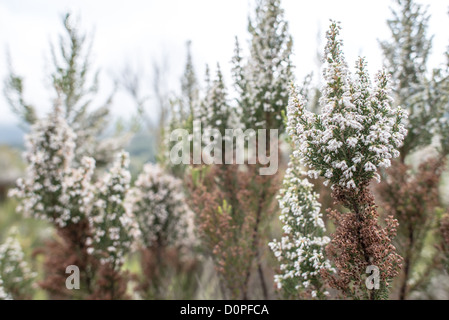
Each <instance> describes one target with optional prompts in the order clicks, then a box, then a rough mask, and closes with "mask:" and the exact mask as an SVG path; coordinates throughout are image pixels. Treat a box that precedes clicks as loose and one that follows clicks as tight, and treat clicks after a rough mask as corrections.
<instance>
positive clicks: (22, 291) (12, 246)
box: [0, 237, 37, 300]
mask: <svg viewBox="0 0 449 320" xmlns="http://www.w3.org/2000/svg"><path fill="white" fill-rule="evenodd" d="M36 276H37V275H36V273H34V272H32V271H31V270H30V268H29V266H28V264H27V262H26V261H25V259H24V253H23V251H22V247H21V246H20V244H19V242H18V241H17V240H16V239H15V238H13V237H8V238H7V239H6V241H5V243H3V244H2V245H0V279H1V280H3V284H2V283H0V300H1V299H2V292H1V289H2V287H3V292H4V293H5V292H6V293H7V294H8V296H9V297H11V298H13V299H18V300H19V299H29V298H31V295H32V292H33V289H32V285H33V282H34V280H35V278H36ZM3 299H4V298H3Z"/></svg>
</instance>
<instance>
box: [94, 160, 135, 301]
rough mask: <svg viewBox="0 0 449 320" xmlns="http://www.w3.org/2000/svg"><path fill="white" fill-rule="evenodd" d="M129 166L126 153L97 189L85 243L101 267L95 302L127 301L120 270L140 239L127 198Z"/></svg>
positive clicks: (129, 176) (124, 283)
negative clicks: (108, 300)
mask: <svg viewBox="0 0 449 320" xmlns="http://www.w3.org/2000/svg"><path fill="white" fill-rule="evenodd" d="M128 166H129V156H128V153H126V152H121V153H120V154H118V156H117V158H116V160H115V162H114V163H113V165H112V167H111V168H110V170H109V171H108V172H107V173H106V174H105V175H104V176H103V178H102V179H101V180H100V181H99V182H98V184H97V185H96V189H97V190H98V191H97V193H96V195H95V200H94V204H93V208H92V211H91V212H90V215H89V223H90V227H91V230H92V237H91V238H87V239H86V245H87V246H89V248H88V249H87V251H88V253H89V254H93V255H94V256H95V257H97V258H98V259H99V261H100V264H101V267H100V275H99V279H97V287H96V289H95V291H94V295H93V298H96V299H121V298H125V297H126V283H127V282H126V281H125V279H124V278H123V276H122V275H121V274H120V269H121V267H122V266H123V263H124V261H125V255H126V254H128V253H129V252H131V250H132V249H133V248H134V246H135V243H136V241H137V239H138V237H139V235H140V233H139V229H138V227H137V224H136V221H135V217H134V215H133V213H132V212H131V209H132V206H131V205H130V202H129V200H128V198H127V195H128V192H129V188H130V180H131V174H130V172H129V171H128Z"/></svg>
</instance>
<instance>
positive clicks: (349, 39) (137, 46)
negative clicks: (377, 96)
mask: <svg viewBox="0 0 449 320" xmlns="http://www.w3.org/2000/svg"><path fill="white" fill-rule="evenodd" d="M419 3H423V4H426V5H429V13H430V14H431V20H430V29H429V33H430V34H434V35H435V38H434V46H433V50H432V56H431V59H430V63H429V66H430V67H437V66H439V65H440V64H442V63H444V56H443V54H444V52H446V49H447V47H448V46H449V16H448V14H447V12H448V7H449V1H443V0H421V1H419ZM391 4H392V1H390V0H376V1H368V0H338V1H337V0H333V1H332V0H314V1H306V0H283V2H282V6H283V8H284V9H285V12H286V18H287V20H288V21H289V25H290V33H291V34H292V36H293V40H294V56H293V57H292V58H293V62H294V64H295V66H296V77H297V79H298V80H301V79H302V78H303V77H304V76H305V75H306V74H307V73H309V72H311V71H314V73H315V74H317V72H318V71H317V67H316V54H317V36H318V34H319V32H320V34H321V37H320V38H321V44H322V45H323V44H324V42H325V40H324V35H325V31H326V30H327V27H328V25H329V19H334V20H338V21H341V22H342V28H343V30H342V37H343V39H344V51H345V54H346V58H347V61H348V63H349V64H350V66H353V65H354V62H355V60H356V58H357V56H358V55H364V56H366V57H367V60H368V65H369V70H370V72H371V73H374V72H375V71H376V70H378V69H379V68H381V66H382V57H381V54H380V49H379V45H378V40H379V39H381V40H383V39H389V38H390V32H389V29H388V28H387V25H386V19H387V18H389V17H391V14H390V10H389V7H390V5H391ZM254 5H255V1H254V0H163V1H162V0H149V1H143V0H141V1H138V0H127V1H111V0H109V1H107V0H94V1H93V0H78V1H74V0H39V1H36V0H0V30H1V31H0V81H1V82H0V84H1V87H2V89H3V80H4V78H5V77H6V74H7V73H6V70H7V69H6V54H5V52H6V47H8V48H9V51H10V53H11V56H12V62H13V66H14V69H15V70H16V72H17V73H19V74H20V75H22V76H24V77H25V93H26V98H27V100H28V101H29V102H31V103H32V104H34V105H36V106H37V107H38V108H39V112H40V114H41V115H43V114H45V112H46V111H47V110H48V109H49V108H50V106H51V97H52V95H51V94H52V92H51V90H50V89H48V88H49V86H48V83H49V82H48V72H46V69H47V70H48V69H49V68H48V66H49V60H50V59H49V58H50V50H49V42H50V41H56V40H57V37H58V35H59V34H60V33H61V32H62V24H61V17H62V16H63V14H64V13H65V12H67V11H68V10H69V11H71V12H72V13H74V14H77V15H79V16H80V17H81V22H82V28H83V30H87V31H89V30H94V31H95V38H94V47H93V58H94V65H95V67H98V68H100V69H101V72H102V73H101V75H102V77H101V82H100V88H101V97H104V96H105V95H106V94H107V93H108V92H109V91H110V90H111V88H112V79H113V75H117V74H119V73H120V71H121V70H122V69H123V68H124V66H125V65H126V64H130V65H132V66H134V67H138V68H139V69H140V70H141V72H143V73H145V74H146V75H147V77H146V79H147V82H148V83H147V85H148V90H147V92H148V93H150V92H151V87H150V86H151V66H152V63H153V61H159V62H163V61H165V62H166V63H167V65H168V66H169V71H168V72H169V76H168V78H169V80H170V81H169V86H170V88H171V89H173V90H178V88H179V86H180V84H179V78H180V76H181V75H182V72H183V67H184V64H185V55H186V50H185V43H186V41H187V40H191V41H192V55H193V59H194V63H195V67H196V70H197V74H198V76H199V77H200V79H202V78H203V74H204V66H205V64H206V63H207V64H209V65H211V66H213V68H212V69H214V66H215V65H216V63H217V62H220V64H221V66H222V69H223V72H224V75H225V81H226V83H227V84H228V85H229V86H230V85H231V83H232V79H231V77H230V71H229V70H230V68H231V64H230V60H231V57H232V55H233V50H234V37H235V36H238V37H239V39H240V42H241V44H242V46H243V48H244V49H245V52H244V53H247V50H246V49H247V42H248V39H249V36H248V33H247V22H248V19H247V18H248V14H252V13H253V12H254ZM132 107H133V105H132V104H131V102H130V100H129V98H128V97H127V96H126V94H124V93H119V94H118V95H117V96H116V99H115V103H114V105H113V113H114V114H115V115H116V116H123V117H127V116H129V115H130V114H131V113H132V112H134V109H133V108H132ZM16 122H18V121H17V119H16V117H15V116H14V115H13V114H12V113H11V112H10V110H9V106H8V105H7V103H6V101H5V99H4V97H3V94H2V95H1V96H0V126H1V125H5V124H11V123H16Z"/></svg>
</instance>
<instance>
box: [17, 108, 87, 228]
mask: <svg viewBox="0 0 449 320" xmlns="http://www.w3.org/2000/svg"><path fill="white" fill-rule="evenodd" d="M75 139H76V135H75V133H74V132H73V130H72V129H71V128H70V127H69V126H68V125H67V122H66V121H65V120H64V118H63V117H62V116H61V111H60V110H59V109H56V110H55V113H54V114H52V115H50V116H49V117H48V118H46V119H44V120H41V121H39V122H37V123H36V124H35V125H34V126H33V127H32V131H31V134H30V135H29V136H27V138H26V147H27V151H26V153H25V158H26V160H27V162H28V167H27V171H26V176H25V178H24V179H18V181H17V188H15V189H12V190H11V191H10V193H9V196H12V197H17V198H19V199H20V200H22V201H21V203H20V205H18V206H17V211H18V212H21V213H23V214H24V216H26V217H34V218H38V219H43V220H47V221H50V222H52V223H55V224H56V225H58V226H59V227H65V226H66V225H67V224H68V223H77V222H78V221H79V220H80V219H81V218H82V217H84V216H85V214H86V212H87V210H88V198H89V197H90V196H91V192H90V190H89V187H88V186H89V185H90V180H91V177H92V174H93V170H94V168H95V161H94V160H93V159H92V158H87V157H85V158H83V159H82V161H81V162H82V163H81V166H80V167H79V168H76V169H74V168H73V167H72V166H73V158H74V150H75ZM72 209H73V210H72Z"/></svg>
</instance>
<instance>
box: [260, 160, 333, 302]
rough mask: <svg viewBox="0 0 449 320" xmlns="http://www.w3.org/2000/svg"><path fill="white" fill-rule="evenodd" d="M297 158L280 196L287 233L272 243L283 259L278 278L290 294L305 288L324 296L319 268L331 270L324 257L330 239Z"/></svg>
mask: <svg viewBox="0 0 449 320" xmlns="http://www.w3.org/2000/svg"><path fill="white" fill-rule="evenodd" d="M296 162H297V160H296V159H295V158H293V157H292V159H291V162H290V164H289V168H288V169H287V172H286V174H285V177H284V184H283V187H282V189H281V191H280V194H279V196H278V199H279V207H280V209H281V215H280V217H279V219H280V221H281V223H282V226H283V232H284V234H283V236H282V238H281V240H280V241H277V240H273V241H272V242H270V243H269V246H270V248H271V250H273V252H274V255H275V256H276V258H277V260H278V261H279V262H280V263H281V265H280V274H277V275H275V282H276V284H277V287H278V288H279V289H281V288H282V289H283V290H284V292H285V293H286V294H287V295H288V296H293V297H295V296H296V297H297V296H298V294H299V293H301V291H304V290H305V291H306V292H308V293H309V294H310V295H311V296H312V297H320V298H322V297H323V295H324V294H326V292H323V291H322V290H321V287H322V281H321V280H320V278H321V275H320V270H321V269H327V270H329V271H330V272H332V267H331V265H330V263H329V261H328V260H327V259H326V258H325V246H326V245H327V244H328V243H329V241H330V239H329V238H328V237H326V236H324V233H325V231H326V227H325V225H324V222H323V220H322V214H321V212H320V209H321V206H320V204H319V203H318V201H317V200H318V195H317V194H316V193H314V192H313V185H312V184H311V183H310V182H309V181H308V180H307V178H305V177H304V175H305V174H304V173H303V172H301V170H300V166H299V165H298V163H296Z"/></svg>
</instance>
